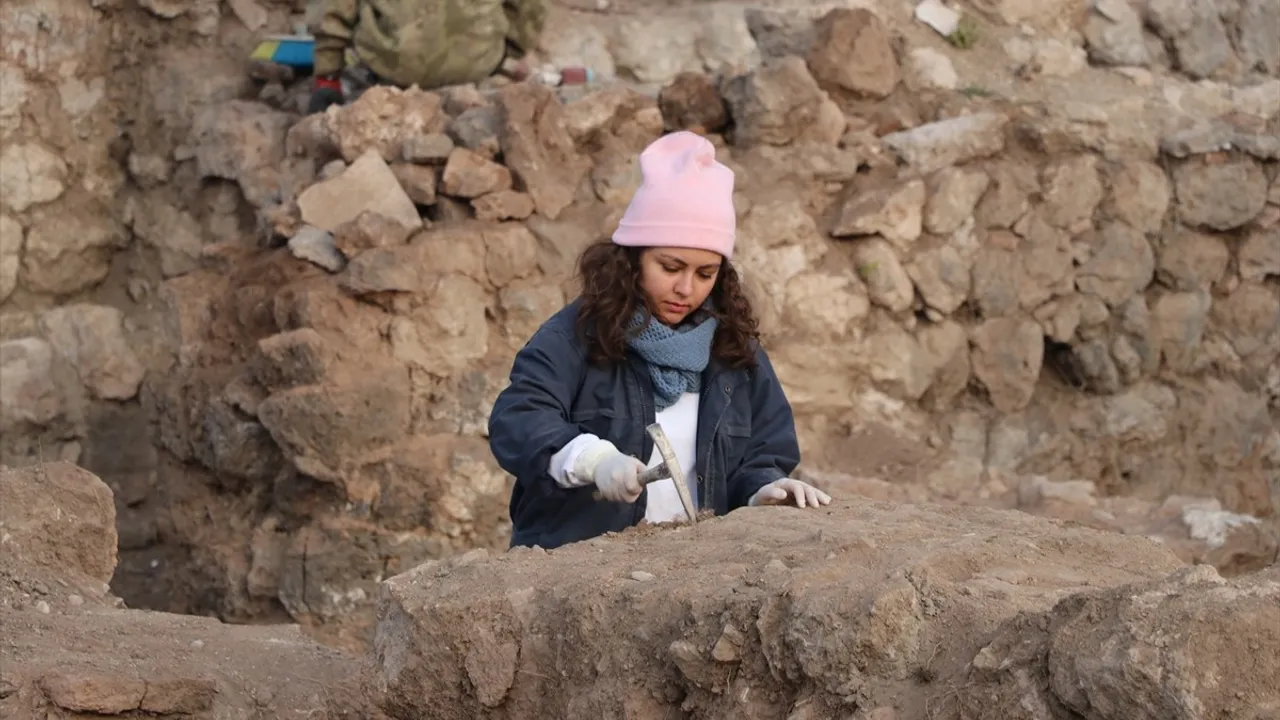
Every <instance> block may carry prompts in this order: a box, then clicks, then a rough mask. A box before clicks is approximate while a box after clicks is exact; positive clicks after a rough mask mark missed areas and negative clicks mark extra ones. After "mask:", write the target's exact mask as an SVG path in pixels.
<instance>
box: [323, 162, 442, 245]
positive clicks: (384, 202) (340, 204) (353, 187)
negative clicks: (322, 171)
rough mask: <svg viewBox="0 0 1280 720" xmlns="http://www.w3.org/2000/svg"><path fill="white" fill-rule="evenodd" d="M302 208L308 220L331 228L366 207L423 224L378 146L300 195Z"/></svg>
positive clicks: (409, 225) (412, 223) (412, 224)
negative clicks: (336, 174) (335, 174)
mask: <svg viewBox="0 0 1280 720" xmlns="http://www.w3.org/2000/svg"><path fill="white" fill-rule="evenodd" d="M298 208H299V209H300V210H301V211H302V220H303V221H304V222H306V223H307V224H309V225H313V226H315V227H318V228H320V229H321V230H327V231H329V232H333V231H335V230H337V229H338V227H339V226H341V225H342V224H343V223H346V222H349V221H351V220H355V219H356V218H357V217H359V215H360V213H362V212H366V211H370V212H375V213H378V214H379V215H382V216H384V217H386V218H388V219H390V220H394V221H396V222H398V223H400V224H401V225H403V226H404V227H406V228H409V229H416V228H419V227H421V226H422V218H421V217H420V216H419V215H418V209H417V207H415V206H414V204H413V201H412V200H410V199H409V196H408V195H406V194H405V192H404V190H403V189H402V188H401V187H400V181H399V180H397V179H396V176H395V173H393V172H391V168H390V167H388V166H387V163H386V162H384V161H383V159H382V157H381V156H380V155H379V154H378V153H377V151H376V150H374V149H370V150H368V151H366V152H365V153H364V154H363V155H360V156H359V157H358V158H356V161H355V162H353V163H351V166H350V167H348V168H347V169H346V170H344V171H343V172H342V174H341V175H338V176H337V177H335V178H332V179H330V180H323V181H321V182H318V183H316V184H315V185H312V186H311V187H309V188H307V189H306V190H304V191H303V193H302V194H301V195H300V196H298Z"/></svg>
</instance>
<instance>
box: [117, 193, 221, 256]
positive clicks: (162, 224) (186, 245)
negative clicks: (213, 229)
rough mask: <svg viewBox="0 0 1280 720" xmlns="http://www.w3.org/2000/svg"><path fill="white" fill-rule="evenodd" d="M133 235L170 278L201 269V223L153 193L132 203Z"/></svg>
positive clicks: (164, 198) (202, 244) (202, 242)
mask: <svg viewBox="0 0 1280 720" xmlns="http://www.w3.org/2000/svg"><path fill="white" fill-rule="evenodd" d="M131 208H132V210H133V232H134V234H135V235H137V236H138V237H139V238H141V239H142V240H143V241H145V242H146V243H147V244H148V245H150V246H152V247H154V248H155V249H156V251H157V252H158V253H159V255H160V272H161V273H163V274H164V276H165V277H173V276H175V275H182V274H184V273H188V272H191V271H192V270H195V269H197V268H199V267H200V256H201V252H202V250H203V248H204V238H203V233H202V229H201V227H200V223H199V222H197V221H196V219H195V218H194V217H192V216H191V214H190V213H188V212H186V211H184V210H180V209H178V208H176V207H174V206H173V204H172V203H170V202H169V201H168V199H167V198H166V197H165V196H164V194H163V193H162V192H159V191H153V192H150V193H148V194H146V195H143V196H142V197H141V198H140V199H139V201H138V202H136V203H132V204H131Z"/></svg>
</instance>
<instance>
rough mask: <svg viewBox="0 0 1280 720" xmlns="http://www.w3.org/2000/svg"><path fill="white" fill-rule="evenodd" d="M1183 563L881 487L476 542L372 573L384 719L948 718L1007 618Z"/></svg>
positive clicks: (1013, 516) (1128, 543) (1095, 536)
mask: <svg viewBox="0 0 1280 720" xmlns="http://www.w3.org/2000/svg"><path fill="white" fill-rule="evenodd" d="M1179 566H1180V563H1179V562H1178V560H1177V559H1176V558H1175V557H1174V556H1173V555H1172V554H1171V553H1169V552H1168V551H1167V550H1165V549H1163V548H1161V547H1160V546H1159V545H1157V544H1156V543H1153V542H1150V541H1148V540H1145V539H1140V538H1132V537H1124V536H1120V535H1115V534H1110V533H1101V532H1096V531H1093V530H1090V529H1086V528H1081V527H1078V526H1074V525H1072V524H1068V523H1062V522H1056V521H1050V520H1042V519H1038V518H1033V517H1030V516H1027V515H1024V514H1021V513H1015V512H1005V511H996V510H986V509H979V508H956V507H940V506H927V505H920V506H912V505H896V504H890V503H878V502H837V503H836V504H833V505H832V506H830V507H828V508H824V509H822V510H817V511H814V510H809V511H801V510H798V509H795V508H759V509H747V510H742V511H738V512H735V513H733V514H731V515H729V516H727V517H725V518H719V519H713V520H710V521H708V522H703V523H700V524H699V525H697V526H696V527H689V526H682V527H650V528H645V529H641V530H633V531H627V532H624V533H622V534H619V535H616V536H608V537H605V538H600V539H596V540H592V541H588V542H584V543H581V544H578V545H575V546H570V547H566V548H562V549H560V550H556V551H552V552H546V551H542V550H538V549H534V550H523V549H522V550H515V551H512V552H509V553H505V554H502V555H497V556H495V555H491V554H490V553H488V552H487V551H484V550H476V551H473V552H471V553H468V554H466V555H464V556H462V557H460V558H457V559H454V560H449V561H440V562H433V563H427V564H425V565H422V566H419V567H418V568H416V569H414V570H412V571H410V572H407V573H404V574H402V575H399V576H397V577H395V578H392V579H391V580H389V581H387V582H386V583H384V585H383V589H382V594H381V597H380V599H379V605H378V626H377V633H376V636H375V651H374V652H375V657H376V666H377V669H376V676H375V680H374V683H375V684H374V690H373V692H374V693H375V694H376V695H377V696H378V698H379V699H378V702H379V704H380V706H381V707H382V708H383V709H384V710H385V711H386V712H387V713H388V714H389V715H391V716H392V717H397V718H441V719H444V718H470V717H492V718H535V717H539V718H541V717H547V718H551V717H554V718H566V719H574V718H593V719H594V718H628V719H630V720H659V719H663V718H674V717H686V718H726V719H727V718H744V719H745V718H759V719H761V720H764V719H765V718H770V719H772V718H784V717H787V718H791V720H806V719H813V720H817V719H818V718H863V717H885V715H884V714H883V713H885V712H894V713H896V716H897V717H899V718H930V717H946V716H948V715H946V714H943V713H944V712H951V713H954V712H955V711H956V710H957V707H958V706H957V705H956V700H957V695H956V693H957V690H958V687H959V683H960V682H961V681H962V680H963V679H964V677H965V673H966V671H967V669H968V667H969V665H970V663H971V662H972V661H973V658H974V656H975V655H976V654H977V653H978V651H979V650H981V649H982V648H983V646H984V645H986V644H987V643H988V642H989V641H990V639H991V637H992V636H993V634H995V633H996V632H997V631H999V629H1000V628H1001V626H1002V625H1003V624H1004V623H1006V622H1007V621H1009V620H1011V619H1012V618H1014V617H1016V616H1017V615H1019V614H1020V613H1038V612H1044V611H1047V610H1049V609H1050V608H1052V607H1053V606H1054V604H1055V603H1057V602H1058V601H1060V600H1062V599H1064V598H1066V597H1068V596H1071V595H1073V594H1074V593H1078V592H1082V591H1087V590H1094V589H1100V588H1112V587H1117V586H1122V585H1125V584H1128V583H1134V582H1144V581H1145V582H1150V581H1154V580H1157V579H1159V578H1162V577H1164V576H1165V575H1166V574H1167V573H1169V572H1170V571H1173V570H1175V569H1176V568H1178V567H1179ZM1210 574H1211V573H1210ZM1268 647H1271V648H1280V645H1277V644H1275V643H1271V644H1270V645H1268ZM1242 671H1243V669H1242ZM875 709H882V714H881V715H879V716H873V715H869V714H868V713H869V712H870V711H872V710H875ZM859 713H862V714H859ZM969 716H970V717H1003V716H999V715H969ZM1043 717H1045V718H1048V717H1056V716H1049V715H1046V716H1043Z"/></svg>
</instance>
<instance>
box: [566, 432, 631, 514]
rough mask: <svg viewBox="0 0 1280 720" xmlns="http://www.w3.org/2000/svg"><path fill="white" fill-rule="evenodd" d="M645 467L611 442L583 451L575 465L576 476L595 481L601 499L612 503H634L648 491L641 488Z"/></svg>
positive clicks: (601, 442)
mask: <svg viewBox="0 0 1280 720" xmlns="http://www.w3.org/2000/svg"><path fill="white" fill-rule="evenodd" d="M643 471H644V463H642V462H640V461H639V460H637V459H635V458H633V457H631V456H630V455H623V454H622V453H621V452H619V451H618V448H616V447H614V444H613V443H611V442H609V441H608V440H599V441H597V442H594V443H592V444H591V445H590V446H588V447H587V449H585V450H583V451H582V454H581V455H579V456H578V459H577V461H576V462H575V463H574V468H573V473H574V474H575V475H577V476H578V477H580V478H588V477H589V478H591V479H592V480H593V481H594V482H595V484H596V489H598V490H599V491H600V496H601V497H603V498H604V499H605V500H608V501H609V502H625V503H633V502H635V501H636V499H637V498H639V497H640V493H641V492H642V491H643V490H644V488H643V487H642V486H641V485H640V473H641V472H643Z"/></svg>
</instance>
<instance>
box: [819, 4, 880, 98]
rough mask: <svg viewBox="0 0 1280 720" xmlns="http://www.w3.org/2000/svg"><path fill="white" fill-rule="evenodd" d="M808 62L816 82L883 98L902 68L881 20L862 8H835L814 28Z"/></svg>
mask: <svg viewBox="0 0 1280 720" xmlns="http://www.w3.org/2000/svg"><path fill="white" fill-rule="evenodd" d="M814 30H815V38H814V44H813V48H812V49H810V50H809V55H808V58H807V60H808V63H809V69H810V70H811V71H812V72H813V76H814V77H815V78H817V80H818V81H819V82H823V83H830V84H831V85H835V86H837V87H840V88H843V89H845V90H849V91H852V92H854V93H857V94H860V95H866V96H870V97H874V98H882V97H886V96H887V95H889V93H891V92H893V89H894V88H895V87H897V86H898V81H899V80H900V79H901V77H902V72H901V70H900V69H899V67H898V59H897V57H896V56H895V55H894V52H893V37H892V36H891V35H890V33H889V29H888V28H887V27H886V26H885V24H884V21H882V20H881V19H880V18H879V17H877V16H876V15H875V13H873V12H871V11H870V10H867V9H865V8H856V9H849V8H836V9H835V10H832V11H830V12H828V13H827V14H826V15H824V16H822V18H821V19H820V20H818V22H817V24H816V26H815V28H814Z"/></svg>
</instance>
